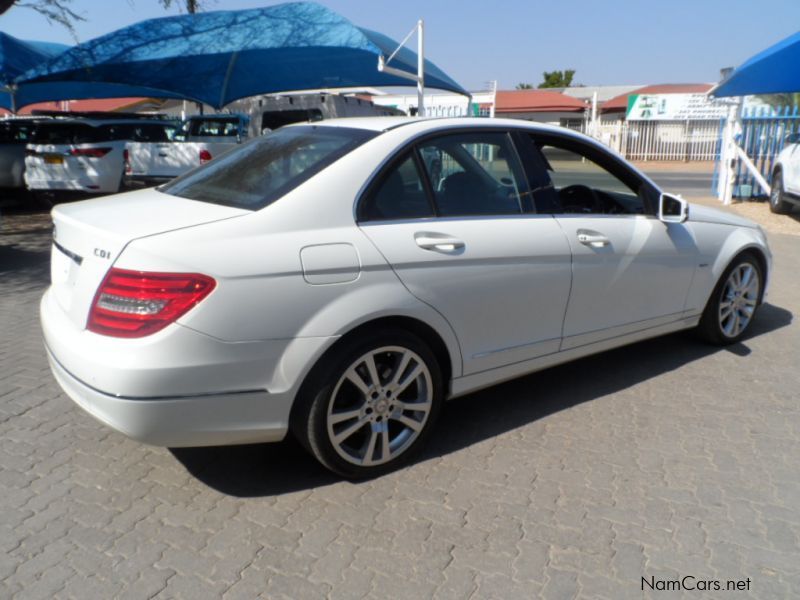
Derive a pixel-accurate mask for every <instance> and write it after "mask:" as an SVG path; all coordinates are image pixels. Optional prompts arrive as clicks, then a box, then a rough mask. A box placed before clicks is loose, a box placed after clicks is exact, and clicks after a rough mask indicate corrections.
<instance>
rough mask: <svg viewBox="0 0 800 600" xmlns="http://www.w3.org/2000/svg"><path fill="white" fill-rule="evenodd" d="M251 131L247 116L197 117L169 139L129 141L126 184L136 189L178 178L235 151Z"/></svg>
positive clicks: (165, 137)
mask: <svg viewBox="0 0 800 600" xmlns="http://www.w3.org/2000/svg"><path fill="white" fill-rule="evenodd" d="M247 131H248V119H247V117H245V116H244V115H197V116H193V117H190V118H189V119H188V120H187V121H186V122H185V123H184V124H183V126H182V127H181V129H180V131H177V132H175V133H174V134H173V135H170V136H169V137H167V136H164V137H163V139H148V140H134V141H132V142H128V144H126V157H125V183H126V184H128V185H130V186H132V187H133V186H137V185H156V184H159V183H164V182H165V181H169V180H170V179H174V178H175V177H177V176H178V175H182V174H183V173H186V172H187V171H189V170H191V169H193V168H195V167H197V166H199V165H202V164H205V163H207V162H209V161H210V160H212V159H213V158H214V157H216V156H219V155H220V154H224V153H225V152H227V151H228V150H230V149H231V148H235V147H236V145H237V144H240V143H241V142H242V141H243V140H244V139H245V138H246V137H247Z"/></svg>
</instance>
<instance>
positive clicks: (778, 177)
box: [769, 171, 792, 215]
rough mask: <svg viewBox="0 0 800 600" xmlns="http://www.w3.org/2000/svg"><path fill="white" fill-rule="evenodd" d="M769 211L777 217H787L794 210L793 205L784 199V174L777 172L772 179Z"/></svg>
mask: <svg viewBox="0 0 800 600" xmlns="http://www.w3.org/2000/svg"><path fill="white" fill-rule="evenodd" d="M769 209H770V210H771V211H772V212H774V213H775V214H777V215H785V214H788V213H789V211H791V210H792V205H791V204H789V203H788V202H786V200H784V199H783V173H781V172H780V171H775V175H774V176H773V177H772V191H771V192H770V195H769Z"/></svg>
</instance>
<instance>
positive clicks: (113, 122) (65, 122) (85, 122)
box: [42, 119, 177, 127]
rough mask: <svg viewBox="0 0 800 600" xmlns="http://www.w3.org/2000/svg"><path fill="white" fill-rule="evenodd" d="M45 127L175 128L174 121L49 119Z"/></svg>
mask: <svg viewBox="0 0 800 600" xmlns="http://www.w3.org/2000/svg"><path fill="white" fill-rule="evenodd" d="M42 124H46V125H89V126H90V127H100V126H102V125H170V126H173V127H174V126H175V125H176V124H177V123H176V121H171V120H166V119H51V120H48V121H42Z"/></svg>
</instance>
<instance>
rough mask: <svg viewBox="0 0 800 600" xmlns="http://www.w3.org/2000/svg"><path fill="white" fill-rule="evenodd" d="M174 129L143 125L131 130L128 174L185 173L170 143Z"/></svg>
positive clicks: (165, 125) (170, 174)
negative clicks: (131, 139) (132, 134)
mask: <svg viewBox="0 0 800 600" xmlns="http://www.w3.org/2000/svg"><path fill="white" fill-rule="evenodd" d="M175 129H176V127H175V126H174V125H170V124H160V123H143V124H140V125H137V126H136V127H135V129H134V136H133V142H129V143H128V144H127V146H126V148H127V150H128V160H129V164H130V168H129V171H130V174H131V175H134V176H136V175H140V176H146V177H177V176H178V175H180V174H182V173H184V172H186V170H187V169H186V168H185V166H184V165H183V164H182V162H181V160H180V156H179V153H178V152H177V148H176V146H177V143H176V142H174V141H173V138H174V135H175Z"/></svg>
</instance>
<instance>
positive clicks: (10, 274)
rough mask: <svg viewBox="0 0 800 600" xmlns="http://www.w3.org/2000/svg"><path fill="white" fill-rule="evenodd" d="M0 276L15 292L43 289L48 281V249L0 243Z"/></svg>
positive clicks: (4, 283) (5, 285) (6, 286)
mask: <svg viewBox="0 0 800 600" xmlns="http://www.w3.org/2000/svg"><path fill="white" fill-rule="evenodd" d="M0 278H2V281H3V287H4V288H9V289H13V290H14V293H15V294H16V293H20V292H26V291H30V290H34V289H44V288H45V287H47V285H48V283H49V282H50V249H49V248H47V249H38V248H23V247H20V246H16V245H5V244H0Z"/></svg>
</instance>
